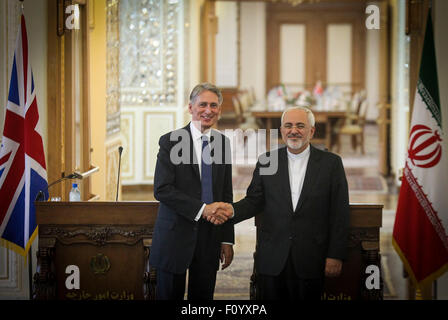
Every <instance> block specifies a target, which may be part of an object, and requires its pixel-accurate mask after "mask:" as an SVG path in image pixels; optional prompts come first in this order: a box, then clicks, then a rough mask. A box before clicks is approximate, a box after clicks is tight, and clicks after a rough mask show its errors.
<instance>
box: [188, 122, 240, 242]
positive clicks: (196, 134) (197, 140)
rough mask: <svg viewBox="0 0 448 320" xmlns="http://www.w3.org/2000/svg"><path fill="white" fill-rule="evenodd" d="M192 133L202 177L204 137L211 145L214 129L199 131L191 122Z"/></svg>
mask: <svg viewBox="0 0 448 320" xmlns="http://www.w3.org/2000/svg"><path fill="white" fill-rule="evenodd" d="M190 131H191V137H192V139H193V147H194V152H195V153H196V160H197V161H198V167H199V177H201V175H202V168H201V163H202V161H201V159H202V136H207V138H208V142H209V143H210V137H211V134H212V129H209V130H207V131H205V132H203V133H202V132H201V131H199V129H198V128H196V127H195V126H194V124H193V122H190ZM204 208H205V203H204V204H203V205H202V207H201V209H199V212H198V214H197V215H196V218H194V220H195V221H199V219H200V218H201V216H202V212H203V211H204ZM222 243H223V244H230V245H233V243H231V242H222Z"/></svg>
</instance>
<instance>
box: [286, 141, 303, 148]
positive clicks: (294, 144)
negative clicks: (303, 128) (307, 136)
mask: <svg viewBox="0 0 448 320" xmlns="http://www.w3.org/2000/svg"><path fill="white" fill-rule="evenodd" d="M305 143H306V141H305V140H304V139H301V140H299V141H298V142H292V141H291V140H290V139H286V145H287V146H288V147H289V148H291V149H293V150H298V149H300V148H302V147H303V146H304V145H305Z"/></svg>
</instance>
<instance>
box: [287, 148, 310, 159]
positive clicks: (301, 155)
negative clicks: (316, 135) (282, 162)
mask: <svg viewBox="0 0 448 320" xmlns="http://www.w3.org/2000/svg"><path fill="white" fill-rule="evenodd" d="M310 149H311V148H310V145H309V144H308V147H306V149H305V150H303V151H302V152H300V153H298V154H294V153H292V152H290V151H289V150H288V148H286V151H287V152H288V158H290V159H291V160H299V159H303V158H305V157H307V156H308V155H309V154H310Z"/></svg>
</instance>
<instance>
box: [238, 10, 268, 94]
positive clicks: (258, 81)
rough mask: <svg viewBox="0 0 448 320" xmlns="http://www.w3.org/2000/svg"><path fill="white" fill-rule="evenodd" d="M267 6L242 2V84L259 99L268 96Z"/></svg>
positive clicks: (241, 85)
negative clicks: (251, 89) (252, 90)
mask: <svg viewBox="0 0 448 320" xmlns="http://www.w3.org/2000/svg"><path fill="white" fill-rule="evenodd" d="M265 7H266V4H265V3H264V2H241V54H240V58H241V62H240V63H241V83H240V87H241V88H243V89H247V88H250V87H253V88H254V90H255V95H256V96H257V99H264V98H265V96H266V61H265V60H266V36H265V34H266V13H265Z"/></svg>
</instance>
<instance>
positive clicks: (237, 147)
mask: <svg viewBox="0 0 448 320" xmlns="http://www.w3.org/2000/svg"><path fill="white" fill-rule="evenodd" d="M216 131H217V130H216ZM216 131H215V132H216ZM221 133H222V134H224V135H225V136H226V137H227V138H229V141H230V143H229V144H225V145H223V141H224V140H223V139H221V138H220V137H219V135H218V137H219V138H216V139H213V138H214V137H217V135H212V137H213V138H212V139H211V141H210V154H211V157H210V158H208V157H203V161H204V163H206V164H212V163H214V164H253V163H254V162H256V160H257V159H258V162H259V163H260V175H273V174H275V173H276V172H277V169H278V152H266V138H267V133H266V130H265V129H259V130H257V131H255V130H253V129H248V130H245V131H243V130H241V129H235V130H233V129H226V130H224V131H222V132H221ZM269 138H270V150H273V151H274V150H275V149H277V148H278V143H277V140H278V131H277V130H270V133H269ZM170 141H173V142H176V143H175V145H174V146H173V148H171V151H170V161H171V163H172V164H174V165H179V164H199V163H200V161H199V159H197V157H196V155H195V154H191V152H193V153H194V148H193V147H192V146H191V142H192V140H191V135H190V133H189V132H188V131H187V130H186V129H179V130H175V131H173V132H171V133H170Z"/></svg>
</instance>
